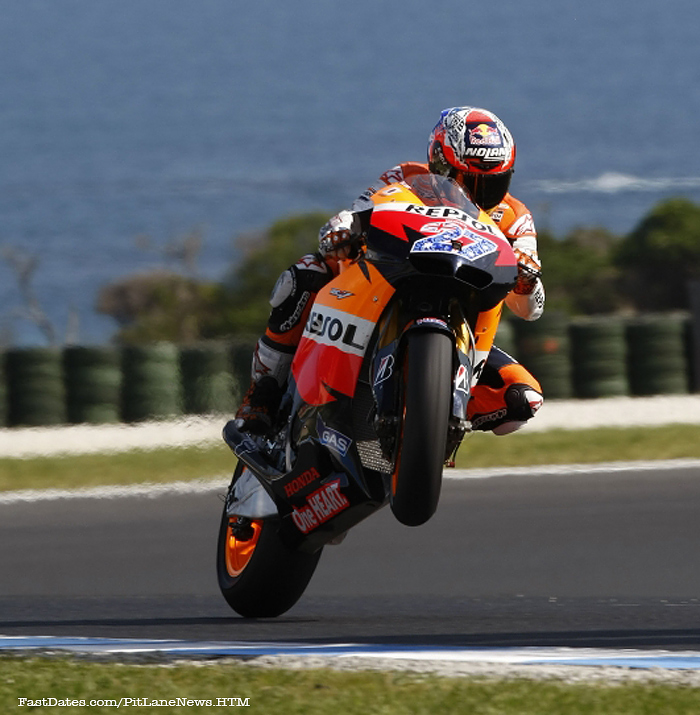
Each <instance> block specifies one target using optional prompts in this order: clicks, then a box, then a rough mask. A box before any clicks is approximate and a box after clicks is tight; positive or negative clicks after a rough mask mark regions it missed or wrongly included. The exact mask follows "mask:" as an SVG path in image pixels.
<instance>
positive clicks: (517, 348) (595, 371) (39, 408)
mask: <svg viewBox="0 0 700 715" xmlns="http://www.w3.org/2000/svg"><path fill="white" fill-rule="evenodd" d="M690 327H691V326H690V319H689V318H688V317H687V316H685V315H682V314H681V315H679V314H662V315H645V316H640V317H638V318H633V319H629V318H626V319H622V318H619V317H613V316H611V317H605V318H575V319H572V320H570V319H569V318H568V317H566V316H563V315H561V314H557V313H545V315H544V316H542V318H541V319H540V320H538V321H535V322H526V321H524V320H513V321H511V320H507V319H506V320H504V321H503V322H502V323H501V327H500V328H499V331H498V333H497V334H496V341H495V342H496V344H497V345H498V346H499V347H500V348H501V349H503V350H505V351H506V352H508V353H510V354H512V355H513V357H515V358H516V359H517V360H519V361H521V362H522V363H523V365H525V367H527V368H528V369H529V370H531V371H532V373H533V374H534V375H535V377H536V378H537V379H538V380H539V381H540V383H541V384H542V387H543V390H544V393H545V399H566V398H569V397H577V398H596V397H612V396H617V395H625V394H631V395H660V394H682V393H687V392H689V391H690V389H691V388H690V379H691V374H690V373H691V368H690V366H691V365H692V364H693V359H692V340H691V332H692V331H691V330H690ZM255 343H256V340H255V338H246V337H242V338H238V339H236V340H235V341H234V342H217V343H214V342H212V343H204V344H201V345H197V346H194V347H190V346H187V347H178V346H176V345H173V344H170V343H159V344H156V345H148V346H129V347H123V348H117V347H99V346H97V347H80V346H70V347H66V348H64V349H63V350H59V349H52V348H12V349H8V350H7V351H5V352H4V353H0V427H2V426H11V427H14V426H31V427H34V426H44V425H46V426H48V425H58V424H65V423H67V422H70V423H91V424H100V423H109V422H118V421H121V422H137V421H141V420H146V419H160V418H169V417H175V416H178V415H181V414H183V413H185V414H231V413H233V412H234V411H235V409H236V407H237V406H238V403H239V401H240V399H241V395H242V394H243V393H244V392H245V390H247V389H248V385H249V384H250V364H251V357H252V354H253V350H254V349H255Z"/></svg>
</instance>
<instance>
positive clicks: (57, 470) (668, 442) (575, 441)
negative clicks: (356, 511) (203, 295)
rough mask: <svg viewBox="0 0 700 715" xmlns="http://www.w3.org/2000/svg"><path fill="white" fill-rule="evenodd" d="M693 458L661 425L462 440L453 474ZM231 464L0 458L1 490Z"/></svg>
mask: <svg viewBox="0 0 700 715" xmlns="http://www.w3.org/2000/svg"><path fill="white" fill-rule="evenodd" d="M680 457H686V458H691V457H694V458H700V426H698V425H667V426H663V427H654V428H649V427H634V428H614V429H599V428H597V429H590V430H574V431H568V430H552V431H548V432H532V433H530V434H526V433H525V432H524V431H523V432H522V433H518V434H514V435H509V436H506V437H496V436H494V435H492V434H490V433H489V434H484V433H480V432H479V433H473V434H471V435H469V436H468V437H467V438H466V439H465V441H464V443H463V444H462V447H461V448H460V451H459V453H458V456H457V466H458V467H460V468H487V467H509V466H527V465H537V464H571V463H580V462H585V463H591V462H608V461H611V462H612V461H619V460H622V461H627V460H638V459H642V460H654V459H673V458H680ZM234 465H235V460H234V457H233V455H232V454H231V452H230V451H229V450H228V448H227V447H226V446H225V445H223V444H221V445H219V444H212V445H208V446H204V447H201V446H197V447H186V448H175V449H154V450H134V451H131V452H123V453H116V454H83V455H69V456H55V457H34V458H23V459H14V458H13V459H0V491H8V490H14V489H46V488H55V487H58V488H76V487H90V486H98V485H105V484H114V485H125V484H140V483H144V482H151V483H163V482H172V481H188V480H192V479H199V478H208V477H216V476H221V477H226V476H227V475H229V474H230V473H231V472H232V471H233V467H234Z"/></svg>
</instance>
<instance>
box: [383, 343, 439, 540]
mask: <svg viewBox="0 0 700 715" xmlns="http://www.w3.org/2000/svg"><path fill="white" fill-rule="evenodd" d="M452 354H453V345H452V340H451V338H450V336H449V335H447V334H445V333H442V332H415V333H412V334H409V335H408V336H407V345H406V349H405V352H404V362H403V371H402V377H403V387H404V397H403V409H402V410H401V415H400V420H399V435H398V437H399V439H398V453H397V456H396V466H395V469H394V473H393V476H392V485H391V492H392V494H391V510H392V511H393V513H394V515H395V516H396V518H397V519H398V520H399V521H400V522H401V523H402V524H406V525H407V526H419V525H420V524H423V523H425V522H426V521H428V519H430V517H431V516H432V515H433V514H434V513H435V510H436V509H437V505H438V500H439V498H440V487H441V485H442V468H443V465H444V461H445V445H446V443H447V431H448V427H449V418H450V408H451V405H452Z"/></svg>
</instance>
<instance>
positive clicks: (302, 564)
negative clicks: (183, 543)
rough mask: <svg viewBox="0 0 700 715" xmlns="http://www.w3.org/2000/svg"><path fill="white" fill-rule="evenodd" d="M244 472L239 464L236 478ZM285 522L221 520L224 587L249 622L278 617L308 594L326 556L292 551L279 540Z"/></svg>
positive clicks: (218, 560)
mask: <svg viewBox="0 0 700 715" xmlns="http://www.w3.org/2000/svg"><path fill="white" fill-rule="evenodd" d="M241 471H242V467H241V465H240V463H239V466H238V468H237V469H236V473H235V474H234V478H237V477H238V476H239V475H240V473H241ZM278 525H279V520H278V519H274V518H266V519H253V520H244V521H242V522H239V523H236V520H235V519H233V520H232V519H231V518H230V517H229V516H227V514H226V507H224V513H223V515H222V518H221V526H220V528H219V538H218V544H217V553H216V571H217V576H218V579H219V588H220V589H221V593H222V594H223V596H224V598H225V599H226V601H227V602H228V604H229V606H231V608H232V609H233V610H234V611H236V613H238V614H240V615H241V616H244V617H246V618H272V617H274V616H279V615H281V614H282V613H284V612H285V611H288V610H289V609H290V608H291V607H292V606H293V605H294V604H295V603H296V602H297V601H298V600H299V598H301V595H302V594H303V593H304V590H305V589H306V587H307V586H308V584H309V581H310V580H311V577H312V576H313V573H314V571H315V569H316V565H317V564H318V560H319V558H320V557H321V550H320V549H319V550H318V551H317V552H315V553H313V554H309V553H306V552H302V551H296V550H294V549H290V548H288V547H287V546H285V544H283V543H282V541H281V540H280V538H279V535H278V533H277V532H278Z"/></svg>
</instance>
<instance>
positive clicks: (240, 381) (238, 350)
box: [230, 337, 258, 405]
mask: <svg viewBox="0 0 700 715" xmlns="http://www.w3.org/2000/svg"><path fill="white" fill-rule="evenodd" d="M257 342H258V341H257V338H255V337H245V338H239V339H238V340H236V341H235V342H233V343H231V346H230V356H231V370H232V371H233V377H234V380H235V382H236V385H237V386H238V391H237V394H236V405H237V404H238V402H240V400H241V398H242V397H243V395H244V394H245V393H246V390H247V389H248V387H249V386H250V372H251V363H252V360H253V352H254V351H255V347H256V345H257Z"/></svg>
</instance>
